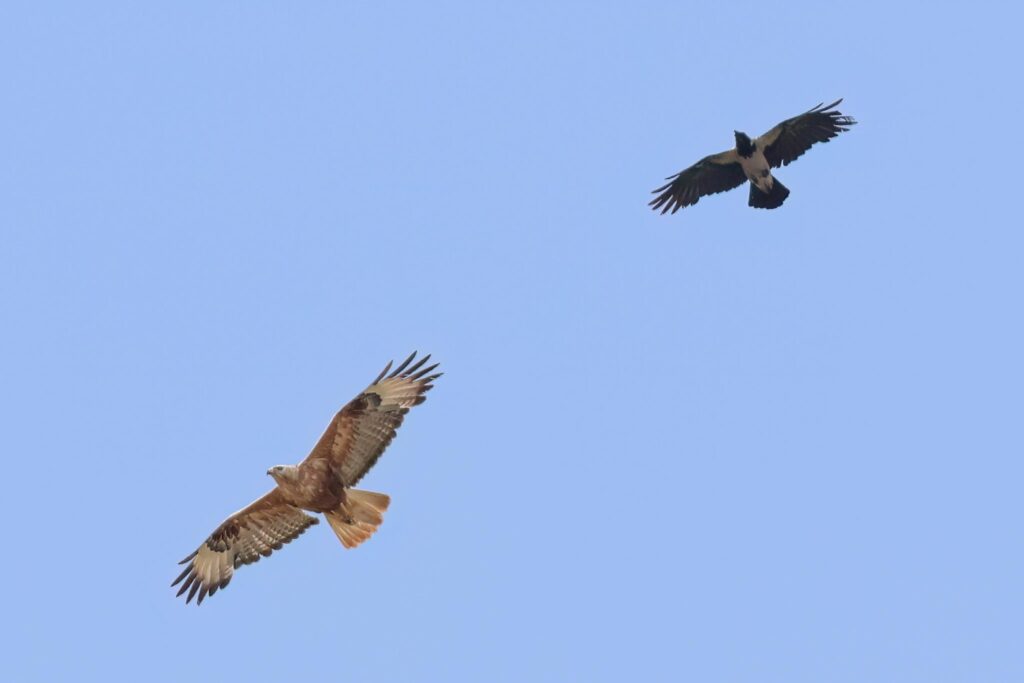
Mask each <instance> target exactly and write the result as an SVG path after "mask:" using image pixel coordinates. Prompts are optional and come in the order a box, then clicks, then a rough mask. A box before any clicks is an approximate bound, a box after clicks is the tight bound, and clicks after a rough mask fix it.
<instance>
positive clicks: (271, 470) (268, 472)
mask: <svg viewBox="0 0 1024 683" xmlns="http://www.w3.org/2000/svg"><path fill="white" fill-rule="evenodd" d="M273 471H274V468H273V467H271V468H270V469H269V470H267V474H271V472H273ZM271 476H273V475H271Z"/></svg>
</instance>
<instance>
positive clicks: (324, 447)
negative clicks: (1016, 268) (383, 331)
mask: <svg viewBox="0 0 1024 683" xmlns="http://www.w3.org/2000/svg"><path fill="white" fill-rule="evenodd" d="M415 357H416V353H415V352H413V354H412V355H411V356H409V357H408V358H406V359H405V362H403V363H402V364H401V365H399V366H398V367H397V368H395V369H394V371H392V372H391V373H390V374H388V371H389V370H391V363H388V364H387V367H385V368H384V370H383V371H382V372H381V373H380V375H378V376H377V379H375V380H374V381H373V382H372V383H371V384H370V386H368V387H367V388H366V389H365V390H363V392H362V393H361V394H359V395H358V396H356V397H355V398H354V399H352V400H351V401H350V402H349V403H348V405H346V406H345V407H344V408H342V409H341V410H340V411H339V412H338V414H337V415H335V416H334V419H333V420H331V424H329V425H328V426H327V431H326V432H324V435H323V436H322V437H320V441H318V442H317V444H316V446H314V447H313V451H312V452H311V453H310V454H309V455H308V456H307V457H306V459H305V460H303V461H302V462H301V463H299V464H298V465H276V466H274V467H271V468H270V469H269V470H267V474H269V475H270V476H272V477H273V478H274V481H276V482H277V486H276V487H275V488H274V489H273V490H272V491H271V492H270V493H268V494H266V495H265V496H263V497H262V498H260V499H258V500H256V501H255V502H254V503H252V504H250V505H249V506H248V507H245V508H242V509H241V510H239V511H238V512H236V513H235V514H233V515H231V516H230V517H228V518H227V519H226V520H224V522H223V523H222V524H221V525H220V526H219V527H217V528H216V529H215V530H214V532H213V533H212V534H210V537H209V538H207V539H206V540H205V541H204V542H203V544H202V545H200V546H199V548H198V549H197V550H196V551H195V552H194V553H192V554H191V555H189V556H188V557H186V558H185V559H184V560H182V561H181V562H180V563H179V564H184V565H187V566H186V567H185V571H183V572H182V573H181V575H180V576H179V577H178V578H177V579H175V580H174V583H172V584H171V585H172V586H175V585H177V584H178V583H180V582H181V581H184V583H182V584H181V588H180V589H179V590H178V595H181V594H182V593H184V592H185V591H188V596H187V597H186V599H185V602H186V603H188V602H191V600H192V598H193V597H195V596H196V594H197V593H198V595H199V599H198V601H197V602H196V604H197V605H198V604H202V602H203V598H205V597H206V596H207V595H213V594H214V593H216V592H217V591H218V590H220V589H221V588H224V587H225V586H227V585H228V582H230V581H231V577H232V576H233V575H234V573H235V570H236V569H238V568H239V567H241V566H242V565H244V564H251V563H253V562H256V561H257V560H259V559H260V558H261V557H267V556H268V555H270V554H271V553H272V552H273V551H275V550H279V549H280V548H281V546H282V544H284V543H288V542H290V541H291V540H293V539H295V538H297V537H298V536H299V535H300V534H302V532H304V531H305V530H306V529H307V528H308V527H310V526H312V525H314V524H316V523H318V522H319V521H320V520H319V519H318V518H316V517H313V516H310V515H307V514H306V513H305V512H303V510H309V511H310V512H322V513H323V515H324V517H326V519H327V523H328V524H330V525H331V529H333V530H334V533H335V534H336V535H337V536H338V539H339V540H340V541H341V544H342V545H343V546H345V547H346V548H354V547H355V546H357V545H359V544H360V543H362V542H363V541H365V540H366V539H368V538H369V537H370V536H372V535H373V532H375V531H376V530H377V527H378V526H379V525H380V524H381V522H383V521H384V511H385V510H387V509H388V504H389V503H390V502H391V499H390V498H389V497H388V496H386V495H384V494H383V493H372V492H370V491H360V490H359V489H354V488H352V487H353V486H355V485H356V483H357V482H358V481H359V480H360V479H362V477H363V475H364V474H366V473H367V471H369V469H370V468H371V467H373V465H374V463H375V462H377V458H379V457H380V456H381V454H382V453H383V452H384V449H386V448H387V447H388V444H390V443H391V440H392V439H393V438H395V431H396V430H397V429H398V427H399V426H401V424H402V420H403V419H404V418H405V414H406V413H407V412H409V408H411V407H412V406H415V405H419V404H420V403H423V401H425V400H426V396H424V394H425V393H426V392H427V391H429V390H430V389H431V388H432V386H433V385H432V384H431V382H433V381H434V380H435V379H437V378H438V377H440V376H441V373H434V369H435V368H436V367H437V364H436V363H435V364H434V365H430V366H428V367H425V368H424V367H423V365H424V364H426V362H427V360H428V359H429V358H430V356H429V355H428V356H424V357H423V358H421V359H420V360H419V361H418V362H416V363H415V364H412V365H410V363H412V361H413V359H414V358H415ZM421 368H422V369H421Z"/></svg>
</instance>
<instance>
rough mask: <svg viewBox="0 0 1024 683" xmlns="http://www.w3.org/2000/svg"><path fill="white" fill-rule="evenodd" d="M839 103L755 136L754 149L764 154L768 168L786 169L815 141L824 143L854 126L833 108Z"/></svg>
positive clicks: (838, 101) (803, 115) (840, 100)
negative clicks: (769, 166)
mask: <svg viewBox="0 0 1024 683" xmlns="http://www.w3.org/2000/svg"><path fill="white" fill-rule="evenodd" d="M840 102H842V99H838V100H836V101H835V102H833V103H832V104H829V105H821V104H819V105H818V106H817V107H814V108H813V109H811V110H810V111H808V112H805V113H803V114H800V116H794V117H793V118H791V119H786V120H785V121H783V122H782V123H780V124H779V125H777V126H775V127H774V128H772V129H771V130H770V131H768V132H767V133H765V134H764V135H762V136H761V137H759V138H758V139H757V141H756V145H757V148H758V149H760V150H762V151H763V152H764V156H765V158H766V159H767V160H768V163H769V164H770V165H771V166H772V168H778V167H779V166H788V165H789V164H791V163H792V162H794V161H796V160H797V159H798V158H799V157H800V156H802V155H803V153H804V152H806V151H807V150H809V149H810V148H811V146H812V145H814V143H816V142H828V141H829V140H831V139H832V138H834V137H835V136H837V135H839V134H840V133H842V132H843V131H847V130H849V129H850V126H852V125H854V124H855V123H857V122H856V121H854V120H853V117H852V116H843V115H842V114H840V113H839V112H838V111H836V110H835V109H833V107H835V106H836V105H838V104H839V103H840Z"/></svg>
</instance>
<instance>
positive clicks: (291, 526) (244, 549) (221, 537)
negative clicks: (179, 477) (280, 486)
mask: <svg viewBox="0 0 1024 683" xmlns="http://www.w3.org/2000/svg"><path fill="white" fill-rule="evenodd" d="M318 521H319V520H318V519H317V518H316V517H311V516H309V515H307V514H306V513H304V512H303V511H302V510H300V509H299V508H297V507H295V506H293V505H289V504H288V503H285V502H284V500H283V499H282V498H281V494H280V492H279V491H278V490H277V489H274V490H273V491H271V492H270V493H268V494H267V495H265V496H263V497H262V498H260V499H258V500H257V501H256V502H254V503H252V504H251V505H249V506H248V507H246V508H243V509H241V510H239V511H238V512H236V513H235V514H233V515H231V516H230V517H228V518H227V519H226V520H224V523H223V524H221V525H220V526H219V527H217V530H216V531H214V532H213V533H212V534H210V537H209V538H207V539H206V542H204V543H203V544H202V545H201V546H199V549H198V550H196V551H195V552H194V553H192V554H191V555H189V556H188V557H186V558H185V559H184V560H182V561H181V562H180V563H179V564H186V563H187V564H188V566H187V567H185V571H183V572H182V573H181V575H180V576H178V578H177V579H175V580H174V583H172V584H171V585H172V586H175V585H177V584H178V583H179V582H180V581H182V580H184V581H185V583H183V584H181V588H180V589H179V590H178V595H181V594H182V593H184V592H185V591H186V590H187V591H188V597H187V598H185V602H186V603H188V602H191V601H192V598H193V597H195V595H196V593H197V592H198V593H199V600H198V601H197V602H196V604H197V605H201V604H202V603H203V598H205V597H206V596H207V595H213V594H214V593H216V592H217V591H218V590H220V589H221V588H224V587H225V586H227V585H228V582H229V581H231V577H232V576H233V575H234V573H235V569H237V568H238V567H241V566H242V565H243V564H252V563H253V562H256V561H257V560H259V559H260V558H261V557H266V556H268V555H270V553H272V552H273V551H275V550H279V549H280V548H281V546H282V544H284V543H288V542H289V541H291V540H292V539H294V538H297V537H298V536H299V535H301V534H302V532H303V531H305V530H306V529H307V528H309V527H310V526H312V525H314V524H316V523H317V522H318ZM190 587H191V590H189V588H190Z"/></svg>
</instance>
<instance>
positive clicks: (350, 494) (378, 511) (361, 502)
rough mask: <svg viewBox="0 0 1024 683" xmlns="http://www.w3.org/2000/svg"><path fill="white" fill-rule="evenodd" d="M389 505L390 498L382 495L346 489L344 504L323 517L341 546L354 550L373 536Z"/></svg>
mask: <svg viewBox="0 0 1024 683" xmlns="http://www.w3.org/2000/svg"><path fill="white" fill-rule="evenodd" d="M390 504H391V498H390V497H389V496H387V495H385V494H383V493H374V492H373V491H360V490H358V489H348V490H346V491H345V502H344V503H342V504H341V506H340V507H339V508H338V509H337V510H332V511H330V512H325V513H324V517H326V518H327V522H328V524H330V525H331V528H332V529H334V533H335V534H336V535H337V536H338V540H339V541H341V544H342V545H343V546H345V547H346V548H355V547H356V546H357V545H359V544H360V543H362V542H363V541H365V540H366V539H368V538H369V537H370V536H373V532H375V531H376V530H377V527H379V526H380V525H381V523H382V522H383V521H384V511H385V510H387V509H388V505H390Z"/></svg>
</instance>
